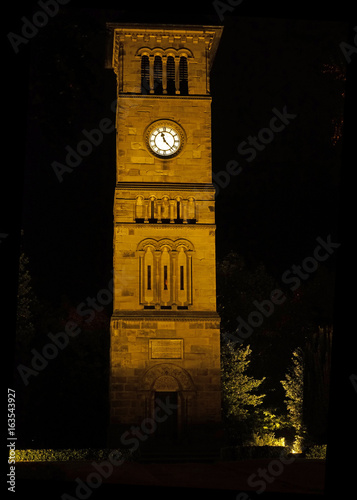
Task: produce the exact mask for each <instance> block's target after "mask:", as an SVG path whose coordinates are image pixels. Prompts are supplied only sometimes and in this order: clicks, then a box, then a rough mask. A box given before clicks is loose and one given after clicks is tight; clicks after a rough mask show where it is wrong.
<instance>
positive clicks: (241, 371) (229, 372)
mask: <svg viewBox="0 0 357 500" xmlns="http://www.w3.org/2000/svg"><path fill="white" fill-rule="evenodd" d="M233 345H234V344H233V343H232V342H230V341H228V342H227V344H225V345H223V346H222V351H221V352H222V379H221V380H222V393H223V411H224V414H225V416H227V417H234V418H236V419H238V420H245V419H246V418H247V417H248V415H249V409H250V408H251V407H255V406H257V405H260V404H261V403H262V400H263V398H264V396H265V394H255V393H254V391H255V390H256V389H257V388H258V387H259V386H260V385H261V384H262V383H263V382H264V380H265V377H264V378H263V379H260V380H258V379H255V378H254V377H251V376H249V375H247V373H246V371H247V368H248V366H249V363H250V359H249V357H250V354H251V352H252V351H251V349H250V346H249V345H247V346H245V347H243V346H240V347H238V348H236V349H234V348H233Z"/></svg>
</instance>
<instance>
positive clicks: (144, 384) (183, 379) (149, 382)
mask: <svg viewBox="0 0 357 500" xmlns="http://www.w3.org/2000/svg"><path fill="white" fill-rule="evenodd" d="M163 377H166V382H167V383H168V384H169V383H170V384H171V385H172V386H173V384H174V381H172V380H170V381H169V377H170V378H171V379H172V378H173V379H175V380H176V383H177V388H176V389H175V390H180V391H195V390H196V388H195V385H194V383H193V381H192V379H191V377H190V375H189V374H188V372H187V371H186V370H184V369H183V368H181V367H180V366H177V365H174V364H172V363H159V364H157V365H155V366H152V367H151V368H149V369H148V370H147V371H146V372H145V373H144V375H143V377H142V380H141V384H140V385H139V387H140V388H141V390H144V391H150V390H151V391H152V390H157V389H156V383H157V384H160V379H161V382H162V383H165V379H164V378H163ZM161 390H163V389H161ZM166 390H170V389H166Z"/></svg>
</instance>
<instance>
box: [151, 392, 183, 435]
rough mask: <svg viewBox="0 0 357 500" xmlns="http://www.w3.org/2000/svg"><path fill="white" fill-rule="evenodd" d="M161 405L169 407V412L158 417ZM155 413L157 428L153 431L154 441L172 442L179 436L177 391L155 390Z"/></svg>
mask: <svg viewBox="0 0 357 500" xmlns="http://www.w3.org/2000/svg"><path fill="white" fill-rule="evenodd" d="M163 407H167V408H169V409H170V411H169V413H166V415H162V416H161V417H158V415H159V414H160V412H161V413H163V412H162V409H163ZM154 414H155V415H157V429H156V432H155V436H154V437H155V441H156V442H157V443H159V444H161V443H162V444H174V443H176V442H177V440H178V437H179V427H178V415H179V398H178V392H177V391H162V392H161V391H159V392H155V409H154Z"/></svg>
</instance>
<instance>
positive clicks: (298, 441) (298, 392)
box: [281, 348, 305, 453]
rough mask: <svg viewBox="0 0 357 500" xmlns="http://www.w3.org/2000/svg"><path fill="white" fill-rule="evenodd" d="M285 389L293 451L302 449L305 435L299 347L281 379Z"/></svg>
mask: <svg viewBox="0 0 357 500" xmlns="http://www.w3.org/2000/svg"><path fill="white" fill-rule="evenodd" d="M281 384H282V386H283V387H284V390H285V397H286V399H285V401H284V402H285V404H286V408H287V410H288V418H289V422H290V425H291V426H292V427H293V428H294V430H295V441H294V445H293V451H295V452H296V453H300V452H301V451H302V441H303V439H304V436H305V427H304V424H303V403H304V360H303V353H302V350H301V349H300V348H297V349H295V351H294V352H293V355H292V366H291V367H290V368H289V370H288V372H287V373H286V375H285V380H281Z"/></svg>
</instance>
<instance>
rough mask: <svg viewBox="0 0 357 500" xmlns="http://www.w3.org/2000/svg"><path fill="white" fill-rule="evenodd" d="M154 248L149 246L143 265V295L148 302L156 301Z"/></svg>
mask: <svg viewBox="0 0 357 500" xmlns="http://www.w3.org/2000/svg"><path fill="white" fill-rule="evenodd" d="M153 250H154V249H153V248H152V247H150V246H148V247H147V248H146V251H145V254H144V265H143V270H142V273H143V297H144V301H145V302H146V303H147V304H152V303H153V301H154V283H153V278H154V254H153Z"/></svg>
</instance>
